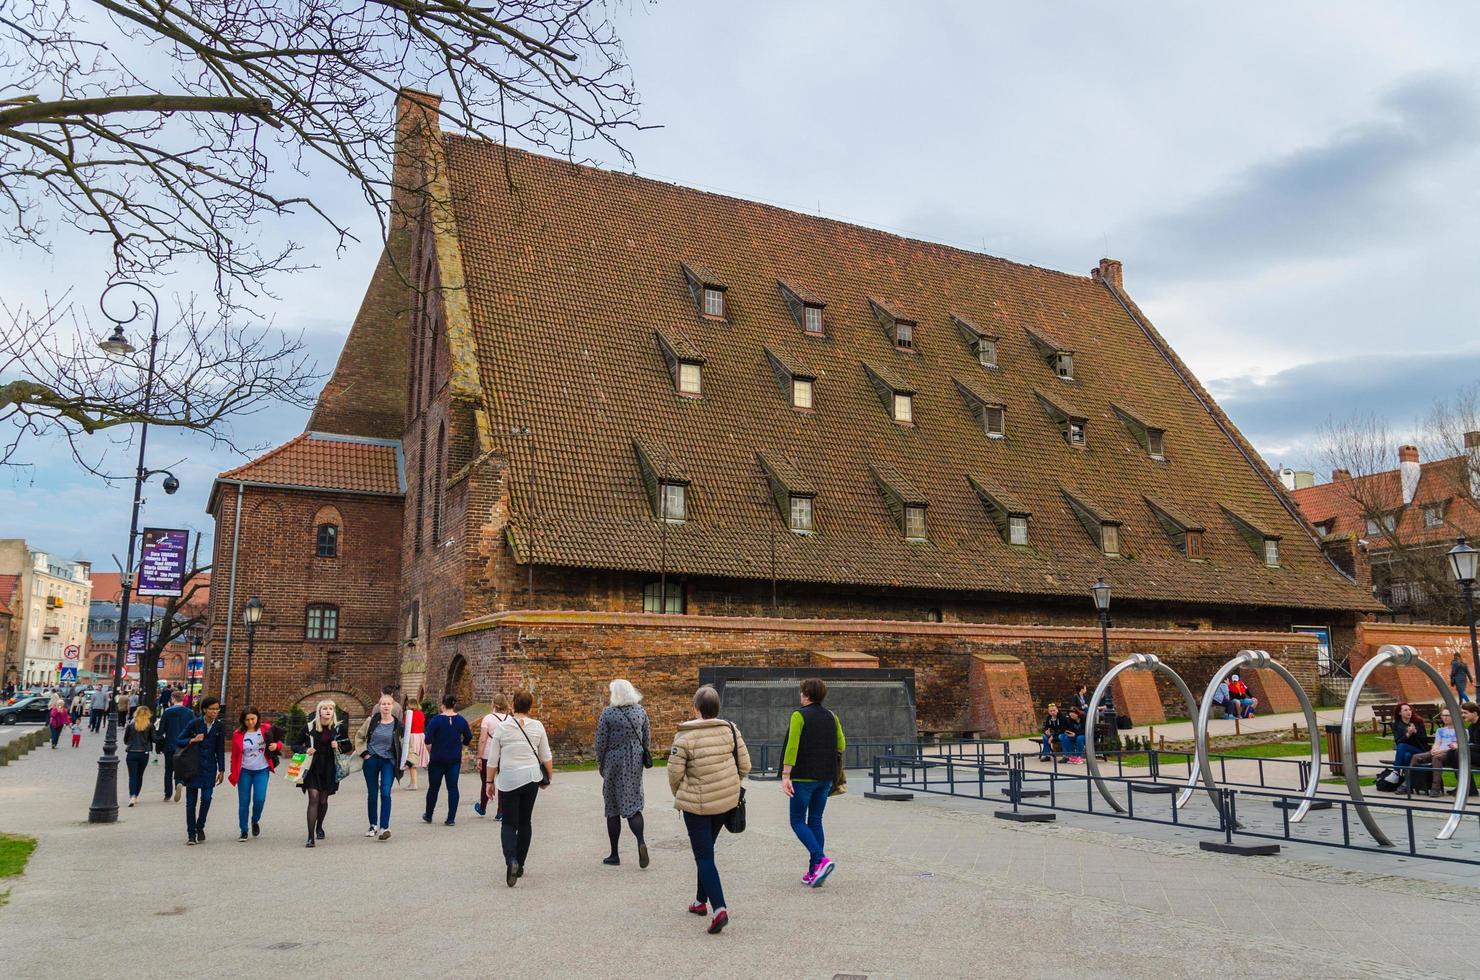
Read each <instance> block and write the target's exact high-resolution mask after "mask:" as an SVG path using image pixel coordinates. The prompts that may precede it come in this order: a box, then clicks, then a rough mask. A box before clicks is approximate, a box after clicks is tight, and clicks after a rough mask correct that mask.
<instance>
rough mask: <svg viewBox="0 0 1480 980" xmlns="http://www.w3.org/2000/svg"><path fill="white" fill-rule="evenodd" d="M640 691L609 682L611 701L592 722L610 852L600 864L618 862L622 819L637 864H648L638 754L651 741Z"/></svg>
mask: <svg viewBox="0 0 1480 980" xmlns="http://www.w3.org/2000/svg"><path fill="white" fill-rule="evenodd" d="M640 701H642V695H641V694H638V693H637V688H635V687H633V686H632V685H631V684H630V683H629V682H627V681H624V680H614V681H612V683H611V704H610V705H609V706H608V707H606V708H603V709H602V711H601V718H600V719H599V720H598V721H597V722H596V767H597V768H598V769H600V770H601V796H602V799H603V800H605V802H606V836H607V837H608V838H610V839H611V845H612V852H611V854H610V855H609V856H608V857H606V858H603V859H602V862H601V863H602V864H621V863H622V859H621V857H619V856H618V854H617V842H618V841H619V840H620V839H621V837H622V819H623V818H624V817H625V818H626V820H627V826H628V827H630V828H632V836H634V837H636V838H637V864H638V867H642V868H645V867H647V866H648V849H647V840H646V839H645V838H644V837H643V835H642V805H643V798H642V770H643V765H642V757H643V752H644V750H645V749H648V748H649V746H650V745H651V741H650V739H651V737H652V732H651V731H650V730H649V728H648V716H647V712H646V711H644V710H643V709H642V705H641V704H640V703H639V702H640Z"/></svg>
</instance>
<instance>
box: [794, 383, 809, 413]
mask: <svg viewBox="0 0 1480 980" xmlns="http://www.w3.org/2000/svg"><path fill="white" fill-rule="evenodd" d="M791 407H792V408H800V409H803V410H805V411H809V412H810V411H811V410H812V379H811V378H793V379H792V381H791Z"/></svg>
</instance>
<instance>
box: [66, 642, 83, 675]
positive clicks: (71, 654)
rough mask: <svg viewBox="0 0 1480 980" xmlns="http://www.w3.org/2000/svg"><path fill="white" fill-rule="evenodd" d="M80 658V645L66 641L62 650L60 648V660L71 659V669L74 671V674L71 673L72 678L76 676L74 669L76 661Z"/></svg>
mask: <svg viewBox="0 0 1480 980" xmlns="http://www.w3.org/2000/svg"><path fill="white" fill-rule="evenodd" d="M81 659H82V648H81V647H80V646H78V645H77V644H75V643H68V644H67V645H66V647H65V648H63V650H62V660H64V661H66V660H70V661H73V664H72V669H73V671H74V674H73V677H74V678H75V677H76V674H75V671H76V669H77V664H76V661H78V660H81Z"/></svg>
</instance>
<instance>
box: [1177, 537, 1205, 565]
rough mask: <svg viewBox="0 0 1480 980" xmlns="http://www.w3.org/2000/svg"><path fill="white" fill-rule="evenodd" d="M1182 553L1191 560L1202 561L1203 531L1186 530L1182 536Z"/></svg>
mask: <svg viewBox="0 0 1480 980" xmlns="http://www.w3.org/2000/svg"><path fill="white" fill-rule="evenodd" d="M1182 553H1183V554H1184V555H1186V556H1187V557H1188V558H1190V559H1192V560H1193V561H1202V556H1203V532H1201V531H1188V532H1187V533H1186V535H1185V536H1184V537H1183V538H1182Z"/></svg>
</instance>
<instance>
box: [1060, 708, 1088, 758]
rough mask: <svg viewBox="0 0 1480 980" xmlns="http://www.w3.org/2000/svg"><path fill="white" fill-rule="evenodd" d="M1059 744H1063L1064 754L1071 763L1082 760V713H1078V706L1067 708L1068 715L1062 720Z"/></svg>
mask: <svg viewBox="0 0 1480 980" xmlns="http://www.w3.org/2000/svg"><path fill="white" fill-rule="evenodd" d="M1059 744H1060V745H1061V746H1063V749H1064V754H1065V755H1067V756H1068V757H1069V761H1070V762H1073V763H1076V764H1077V763H1081V762H1083V761H1084V715H1082V714H1080V713H1079V709H1078V708H1070V709H1069V717H1068V718H1067V719H1066V720H1065V721H1064V730H1063V731H1062V732H1060V733H1059Z"/></svg>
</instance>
